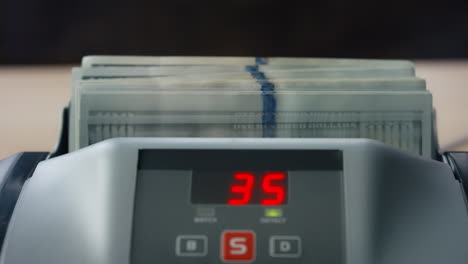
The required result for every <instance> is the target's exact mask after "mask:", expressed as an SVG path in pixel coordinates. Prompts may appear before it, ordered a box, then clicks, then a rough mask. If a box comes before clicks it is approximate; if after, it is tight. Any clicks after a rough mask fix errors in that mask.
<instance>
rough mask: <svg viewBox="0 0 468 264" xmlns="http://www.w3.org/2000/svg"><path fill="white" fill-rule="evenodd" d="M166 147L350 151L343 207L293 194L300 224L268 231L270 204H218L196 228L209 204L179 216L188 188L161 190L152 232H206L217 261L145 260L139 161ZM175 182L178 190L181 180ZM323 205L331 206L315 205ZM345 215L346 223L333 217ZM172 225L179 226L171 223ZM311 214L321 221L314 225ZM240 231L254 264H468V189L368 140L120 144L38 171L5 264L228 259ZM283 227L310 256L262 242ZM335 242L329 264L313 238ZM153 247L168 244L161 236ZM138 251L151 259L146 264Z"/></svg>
mask: <svg viewBox="0 0 468 264" xmlns="http://www.w3.org/2000/svg"><path fill="white" fill-rule="evenodd" d="M158 149H160V150H165V149H166V150H168V149H169V150H226V151H229V150H233V151H234V150H252V151H253V150H274V151H289V150H338V151H340V152H341V153H342V163H343V164H342V169H341V170H338V171H336V172H334V173H332V174H333V175H334V176H333V177H338V178H335V179H338V180H336V182H337V183H339V185H335V186H339V187H338V188H337V189H335V190H334V191H332V194H330V193H328V194H327V195H330V197H335V198H333V199H331V200H330V206H331V207H333V208H338V210H335V211H333V210H332V211H333V212H332V213H330V214H328V216H326V217H324V216H323V215H321V213H322V212H326V210H327V208H323V211H315V209H313V208H315V207H314V202H313V201H310V202H307V199H305V200H303V201H301V203H298V204H296V205H297V206H299V209H300V210H293V209H291V208H292V207H293V202H294V199H295V198H294V196H293V194H292V192H295V191H294V190H290V192H291V196H290V197H289V198H290V201H289V204H288V205H287V206H285V207H284V211H285V215H286V217H288V219H287V220H288V221H286V222H285V223H280V224H278V223H277V224H270V225H271V228H270V227H266V226H265V225H262V224H260V223H259V217H258V215H256V214H257V213H258V211H256V210H257V209H258V210H263V209H262V207H261V206H257V207H255V206H254V207H249V208H242V210H246V211H245V212H246V214H243V213H230V210H241V208H232V209H230V208H229V207H219V208H216V209H217V213H218V214H219V217H218V222H217V223H215V224H209V223H194V222H191V221H193V214H194V212H195V211H196V209H197V205H190V204H189V203H188V202H187V205H186V206H185V207H184V206H179V207H177V208H174V207H173V206H176V205H177V201H175V199H171V196H170V195H171V193H181V195H183V190H187V189H177V188H178V187H177V188H174V189H171V188H172V187H171V186H175V185H168V186H167V188H164V187H161V186H159V187H157V188H156V189H155V192H156V193H157V194H161V193H162V192H165V193H166V194H167V195H166V196H165V195H160V196H155V197H158V199H156V198H155V200H154V206H155V210H154V211H151V212H148V213H147V216H148V219H153V221H154V222H155V225H158V224H159V226H156V227H155V228H154V229H151V228H152V227H149V228H148V236H152V235H153V236H154V235H156V236H157V233H158V232H159V231H158V230H160V232H161V236H163V233H164V232H165V234H169V236H171V234H177V232H179V231H180V232H185V231H186V230H184V228H189V229H190V231H191V232H192V234H205V233H206V234H207V237H208V240H209V242H208V248H207V254H206V256H204V257H202V258H200V257H194V258H193V259H191V258H190V257H178V256H177V252H176V250H175V249H174V246H175V244H176V237H173V236H172V239H166V238H164V239H165V241H166V242H167V245H169V247H168V248H167V249H158V248H155V252H159V251H158V250H163V251H161V252H162V253H161V257H160V258H159V259H158V260H157V261H155V260H153V259H150V258H152V257H154V255H151V254H147V253H142V254H140V253H138V250H139V248H135V247H139V244H138V241H136V240H135V236H136V235H137V234H136V233H137V232H139V233H140V234H141V233H142V232H143V233H144V230H141V228H140V227H142V226H137V225H142V224H144V222H145V216H146V214H145V211H144V210H143V211H142V210H140V211H139V210H138V207H139V206H142V204H141V203H140V201H138V199H136V197H139V193H137V192H143V191H144V188H147V187H148V186H149V185H145V186H138V182H139V181H140V180H141V179H142V177H145V176H144V175H145V173H147V172H144V171H140V172H139V170H138V166H139V165H138V164H139V163H138V162H139V153H140V151H141V150H158ZM284 158H285V159H288V156H287V155H285V157H284ZM155 162H157V161H155ZM233 162H235V161H234V160H233ZM311 162H314V161H313V160H311ZM158 173H159V174H160V175H162V176H161V177H167V179H165V180H164V179H163V178H158V177H159V176H157V177H156V178H151V179H150V180H152V181H155V182H156V185H155V186H158V183H159V184H166V183H169V182H170V181H171V180H172V179H179V180H180V179H182V180H181V181H180V183H181V184H180V185H181V186H184V182H183V177H182V176H180V175H182V174H183V173H184V172H181V173H182V174H181V173H176V174H177V175H178V176H177V177H170V175H171V173H174V171H171V172H168V173H164V172H161V171H159V172H158ZM301 173H302V174H304V173H303V172H297V175H299V176H300V175H301ZM297 175H296V176H297ZM179 176H180V177H179ZM296 176H295V175H293V174H291V176H290V177H291V179H290V180H291V182H290V185H291V186H290V188H293V187H294V186H296V187H294V188H299V187H298V186H300V184H297V183H294V182H293V181H292V178H293V177H296ZM301 177H303V176H301ZM158 179H159V180H158ZM161 179H162V180H161ZM311 179H312V178H311ZM317 182H319V181H317ZM174 183H175V184H177V180H175V182H174ZM310 184H314V181H313V180H311V181H310ZM332 185H333V184H332ZM304 186H308V183H305V184H304V185H303V188H304ZM324 189H325V190H326V189H327V188H324ZM181 190H182V191H181ZM330 190H331V189H330ZM337 190H338V191H337ZM150 191H151V190H150ZM302 192H303V193H304V194H305V196H303V197H305V198H307V197H313V194H310V195H312V196H307V194H306V193H307V190H302ZM310 192H311V193H312V192H313V190H312V189H311V190H310ZM147 193H148V192H147ZM334 194H335V195H336V196H334ZM184 199H185V198H184ZM145 201H146V202H148V200H145ZM319 203H320V204H324V203H326V201H320V202H315V204H319ZM332 204H333V205H332ZM290 207H291V208H290ZM311 208H312V209H311ZM174 210H175V211H177V210H179V212H180V214H178V215H174V213H173V212H174ZM249 210H250V211H252V212H248V211H249ZM300 211H303V214H301V213H300ZM231 212H232V211H231ZM239 212H241V211H239ZM261 212H263V211H261ZM159 214H160V217H161V219H162V220H161V221H160V222H158V221H159V220H158V215H159ZM171 214H173V215H172V216H170V217H169V218H168V216H167V215H171ZM333 215H334V216H336V217H337V218H340V219H338V220H337V219H331V218H329V217H333ZM223 216H229V217H223ZM171 217H172V218H173V219H174V221H169V220H170V219H171ZM301 217H303V218H305V219H306V218H309V219H312V218H313V219H312V220H311V221H302V220H301V219H300V218H301ZM327 217H328V218H327ZM179 218H180V219H185V220H187V221H185V220H180V219H179ZM189 222H190V223H189ZM307 222H310V223H311V225H312V226H314V225H315V226H316V227H317V228H316V229H319V227H320V225H322V224H323V225H324V226H327V225H328V226H332V227H337V228H334V229H335V230H334V231H330V234H327V229H326V228H325V229H324V230H323V231H313V232H309V231H310V230H311V229H307V228H306V226H301V225H302V224H303V225H306V224H307ZM331 222H334V224H333V223H331ZM242 223H245V225H246V226H245V228H244V227H243V226H242ZM248 223H252V224H251V225H249V224H248ZM330 223H331V224H330ZM289 224H291V225H289ZM247 225H249V226H247ZM288 225H289V226H288ZM144 229H146V226H145V227H144ZM231 229H236V230H238V229H247V230H252V229H254V230H252V231H254V232H256V233H257V236H258V239H257V248H256V252H257V258H256V259H255V260H254V261H253V262H254V263H285V264H286V263H317V264H325V263H327V264H345V263H346V264H371V263H372V264H419V263H421V264H422V263H424V264H440V263H449V264H464V263H466V262H467V260H468V251H467V250H466V245H468V213H467V207H466V203H465V199H464V193H463V190H462V188H461V185H460V182H459V181H458V180H456V179H455V177H454V176H453V173H452V170H451V169H450V167H449V166H448V165H447V164H444V163H441V162H437V161H432V160H429V159H425V158H422V157H419V156H416V155H412V154H409V153H406V152H403V151H399V150H397V149H394V148H392V147H390V146H387V145H384V144H382V143H379V142H377V141H373V140H367V139H279V138H270V139H268V138H243V139H240V138H117V139H110V140H106V141H103V142H101V143H98V144H95V145H91V146H89V147H86V148H83V149H81V150H78V151H75V152H72V153H69V154H66V155H63V156H59V157H56V158H52V159H49V160H46V161H43V162H41V163H40V164H39V165H38V167H37V169H36V171H35V173H34V174H33V176H32V177H31V178H30V179H29V180H28V181H27V182H26V183H25V185H24V188H23V191H22V193H21V196H20V198H19V200H18V203H17V205H16V208H15V211H14V213H13V216H12V218H11V222H10V224H9V228H8V232H7V236H6V239H5V242H4V245H3V248H2V251H1V252H2V253H1V254H2V255H1V256H0V263H1V264H28V263H34V264H46V263H47V264H59V263H60V264H62V263H69V264H83V263H99V264H130V263H131V264H139V263H143V262H144V258H148V262H147V263H181V264H183V263H216V262H218V263H222V260H221V259H220V257H219V255H220V252H219V251H220V242H219V236H220V234H219V233H217V234H215V233H216V232H219V231H221V230H231ZM275 230H280V231H281V232H282V230H285V232H289V231H292V232H295V233H294V235H298V236H300V237H301V239H302V250H301V251H302V252H301V253H302V254H301V255H300V257H299V258H295V259H290V258H284V259H274V258H271V256H269V255H268V254H267V251H268V245H266V244H265V243H266V240H265V239H263V238H262V237H261V236H267V235H269V234H267V233H268V232H280V231H275ZM301 231H303V232H301ZM171 232H173V233H171ZM262 232H263V233H262ZM155 233H156V234H155ZM278 234H280V233H278ZM314 235H315V236H316V237H314ZM327 235H328V236H329V237H330V238H331V240H336V238H339V243H338V244H337V243H335V244H333V243H334V242H332V244H333V245H335V246H333V247H332V248H331V249H329V250H332V251H333V250H334V251H335V252H336V255H339V257H336V258H335V259H333V260H332V261H329V262H325V261H323V259H326V258H327V256H325V255H323V254H326V253H323V254H322V255H321V254H318V253H317V252H316V251H318V250H319V249H317V248H314V246H313V241H315V240H317V241H323V240H324V238H326V237H327ZM148 239H149V241H153V240H154V241H155V244H157V243H158V238H155V237H149V238H148ZM262 241H263V242H262ZM262 243H263V244H262ZM264 244H265V245H264ZM137 254H139V255H138V256H143V260H142V259H139V258H138V256H137ZM156 257H157V254H156Z"/></svg>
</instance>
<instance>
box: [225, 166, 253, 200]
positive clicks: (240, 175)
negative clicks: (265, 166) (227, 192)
mask: <svg viewBox="0 0 468 264" xmlns="http://www.w3.org/2000/svg"><path fill="white" fill-rule="evenodd" d="M234 179H236V180H238V181H241V182H242V183H241V184H238V185H232V186H231V193H233V194H239V195H237V196H240V197H239V198H231V199H229V200H228V204H230V205H244V204H248V203H249V202H250V199H251V198H252V188H253V186H254V182H255V176H254V175H253V174H252V173H249V172H237V173H234Z"/></svg>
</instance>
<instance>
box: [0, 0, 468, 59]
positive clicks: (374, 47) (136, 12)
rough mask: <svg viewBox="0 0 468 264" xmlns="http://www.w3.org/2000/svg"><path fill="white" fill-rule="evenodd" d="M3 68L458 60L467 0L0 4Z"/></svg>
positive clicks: (24, 0) (27, 0) (9, 0)
mask: <svg viewBox="0 0 468 264" xmlns="http://www.w3.org/2000/svg"><path fill="white" fill-rule="evenodd" d="M0 3H1V7H0V63H2V64H37V63H41V64H44V63H47V64H48V63H77V62H79V60H80V58H81V57H82V56H84V55H89V54H114V55H116V54H137V55H233V56H248V55H251V56H307V57H366V58H406V59H418V58H431V59H433V58H438V59H441V58H443V59H447V58H453V59H459V58H466V57H467V56H468V51H467V50H468V48H467V47H468V43H467V35H468V28H467V14H468V11H467V10H468V8H467V6H466V1H465V0H445V1H421V2H415V1H404V0H388V1H372V0H358V1H346V0H326V1H299V0H288V1H272V0H269V1H267V0H226V1H211V2H205V1H190V0H186V1H184V0H168V1H138V0H137V1H123V0H114V1H109V0H103V1H91V0H79V1H78V0H70V1H60V0H42V1H38V0H1V2H0Z"/></svg>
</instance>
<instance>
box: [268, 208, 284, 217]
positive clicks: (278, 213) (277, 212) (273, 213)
mask: <svg viewBox="0 0 468 264" xmlns="http://www.w3.org/2000/svg"><path fill="white" fill-rule="evenodd" d="M282 216H283V210H281V209H280V208H268V209H265V217H282Z"/></svg>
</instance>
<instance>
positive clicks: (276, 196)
mask: <svg viewBox="0 0 468 264" xmlns="http://www.w3.org/2000/svg"><path fill="white" fill-rule="evenodd" d="M285 179H286V174H285V173H284V172H269V173H266V174H265V175H264V176H263V180H262V190H263V192H264V193H265V194H271V195H272V196H273V198H265V199H262V200H261V202H260V203H261V204H262V205H279V204H283V202H284V196H285V192H286V191H285V190H284V180H285Z"/></svg>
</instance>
